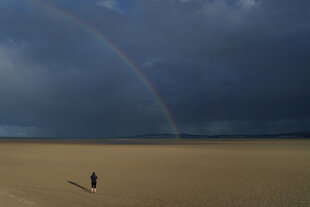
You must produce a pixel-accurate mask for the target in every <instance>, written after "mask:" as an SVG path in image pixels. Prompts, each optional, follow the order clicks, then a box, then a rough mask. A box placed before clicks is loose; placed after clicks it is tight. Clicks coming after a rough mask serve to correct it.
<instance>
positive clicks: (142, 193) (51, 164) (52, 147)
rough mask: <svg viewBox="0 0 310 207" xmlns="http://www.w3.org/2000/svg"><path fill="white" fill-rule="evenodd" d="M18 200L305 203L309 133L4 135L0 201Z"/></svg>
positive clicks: (309, 187) (5, 204)
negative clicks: (153, 139)
mask: <svg viewBox="0 0 310 207" xmlns="http://www.w3.org/2000/svg"><path fill="white" fill-rule="evenodd" d="M93 171H95V172H96V174H97V176H98V183H97V193H96V194H91V193H90V192H89V189H90V175H91V173H92V172H93ZM15 206H25V207H28V206H34V207H36V206H38V207H40V206H42V207H55V206H58V207H65V206H74V207H79V206H81V207H82V206H94V207H99V206H100V207H101V206H144V207H145V206H279V207H280V206H281V207H283V206H310V140H252V141H251V140H239V141H237V140H236V141H225V140H222V141H195V142H188V143H183V144H178V143H170V144H143V145H141V144H139V145H135V144H130V145H128V144H119V145H117V144H95V143H83V142H79V143H75V142H70V143H61V142H55V143H53V142H48V143H46V142H40V141H36V142H27V141H23V142H20V141H14V142H10V141H1V142H0V207H15Z"/></svg>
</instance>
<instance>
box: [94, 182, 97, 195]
mask: <svg viewBox="0 0 310 207" xmlns="http://www.w3.org/2000/svg"><path fill="white" fill-rule="evenodd" d="M96 186H97V182H95V183H94V193H96Z"/></svg>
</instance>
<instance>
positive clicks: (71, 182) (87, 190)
mask: <svg viewBox="0 0 310 207" xmlns="http://www.w3.org/2000/svg"><path fill="white" fill-rule="evenodd" d="M67 182H68V183H70V184H71V185H74V186H76V187H78V188H81V189H82V190H84V191H86V192H88V193H89V192H90V190H89V189H87V188H85V187H84V186H81V185H79V184H77V183H76V182H73V181H70V180H67Z"/></svg>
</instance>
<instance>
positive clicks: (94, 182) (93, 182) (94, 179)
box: [90, 172, 97, 193]
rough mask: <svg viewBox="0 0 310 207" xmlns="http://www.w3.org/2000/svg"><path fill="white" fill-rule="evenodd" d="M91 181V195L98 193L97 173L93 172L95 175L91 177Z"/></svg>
mask: <svg viewBox="0 0 310 207" xmlns="http://www.w3.org/2000/svg"><path fill="white" fill-rule="evenodd" d="M90 179H91V189H90V192H91V193H96V185H97V176H96V173H95V172H93V174H92V175H91V176H90Z"/></svg>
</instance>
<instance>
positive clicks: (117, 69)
mask: <svg viewBox="0 0 310 207" xmlns="http://www.w3.org/2000/svg"><path fill="white" fill-rule="evenodd" d="M46 2H48V1H46ZM128 2H129V1H128ZM128 2H127V3H126V4H124V2H123V1H118V0H115V1H104V0H103V1H99V0H98V1H95V0H94V1H82V0H81V1H78V2H75V1H74V2H73V1H50V2H48V3H49V4H52V5H54V6H55V7H58V8H62V9H63V10H65V11H66V12H68V13H70V14H71V15H73V16H75V17H77V18H79V19H81V20H82V21H83V22H85V23H86V24H88V25H89V26H91V27H93V28H95V29H96V30H97V31H98V32H100V33H101V34H104V35H105V36H106V37H107V38H108V39H110V40H111V41H112V42H113V43H114V44H115V45H116V46H118V47H119V48H121V50H123V51H124V52H125V53H126V54H127V55H128V56H129V57H130V58H131V59H132V60H133V61H134V62H135V63H136V64H137V65H138V66H139V67H140V68H141V70H142V72H143V73H144V74H145V76H146V77H147V78H148V79H149V80H150V82H151V83H152V84H153V86H154V87H155V88H156V90H157V91H158V93H159V94H160V95H161V97H162V98H163V100H164V101H165V102H166V104H167V106H168V108H169V109H170V111H171V113H172V115H173V117H174V118H175V119H176V122H177V123H178V125H179V127H180V131H181V132H186V133H210V134H219V133H274V132H289V131H309V120H310V112H309V110H308V109H307V107H308V106H309V104H310V98H309V97H310V94H309V87H308V86H307V84H308V82H309V81H310V80H309V79H310V78H309V77H310V74H309V73H310V72H309V69H308V68H309V66H310V61H309V60H308V59H309V58H307V54H309V48H310V42H309V33H310V26H309V14H310V13H309V8H310V3H309V2H308V1H298V2H296V1H295V2H293V1H277V0H272V1H263V0H260V1H255V0H236V1H226V0H219V1H200V0H187V1H184V0H183V1H182V0H168V1H167V0H165V1H164V0H153V1H139V0H136V1H130V2H129V3H128ZM0 86H1V87H0V94H1V100H2V101H1V103H0V125H1V127H0V133H2V134H8V135H14V131H15V132H16V133H15V135H17V136H119V135H132V134H140V133H160V132H171V128H170V126H169V123H168V121H167V119H166V118H165V116H164V114H163V113H162V111H161V108H160V106H159V104H158V103H157V102H156V100H155V99H154V97H152V95H151V94H150V92H149V91H148V90H147V89H146V87H145V85H143V83H142V82H141V80H139V77H137V76H136V75H135V73H134V72H133V71H131V70H130V69H129V67H128V66H127V65H126V64H125V63H124V62H122V61H121V59H120V58H119V57H118V56H117V55H115V53H113V51H112V50H111V48H109V47H107V46H106V45H104V44H103V43H102V42H100V41H99V40H97V39H96V38H94V36H92V35H91V34H90V33H89V32H87V31H85V29H83V28H81V27H80V26H79V25H77V24H76V23H73V22H72V21H71V20H68V19H66V18H63V17H62V16H61V15H59V14H57V12H56V13H55V12H53V11H51V10H50V9H46V8H43V7H40V6H38V5H34V4H30V3H29V2H28V3H27V1H3V2H2V3H1V4H0Z"/></svg>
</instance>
